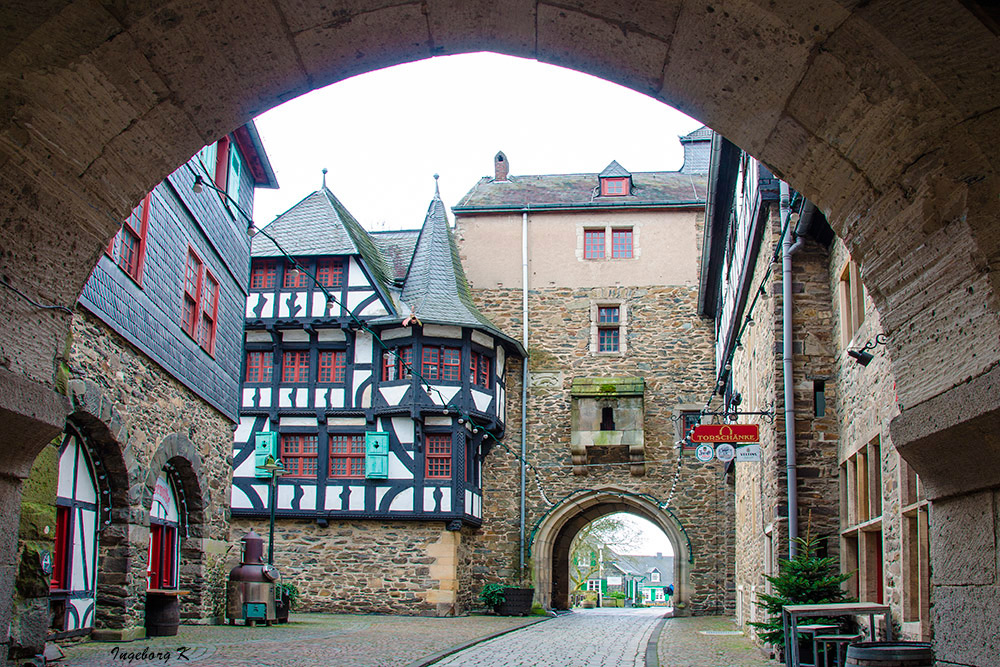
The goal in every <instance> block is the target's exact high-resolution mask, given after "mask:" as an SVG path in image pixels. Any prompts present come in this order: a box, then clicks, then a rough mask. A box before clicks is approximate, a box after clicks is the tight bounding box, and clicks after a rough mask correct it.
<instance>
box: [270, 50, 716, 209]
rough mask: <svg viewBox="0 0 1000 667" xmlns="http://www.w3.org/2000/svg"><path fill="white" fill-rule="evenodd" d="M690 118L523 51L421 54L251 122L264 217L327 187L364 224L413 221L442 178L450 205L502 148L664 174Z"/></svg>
mask: <svg viewBox="0 0 1000 667" xmlns="http://www.w3.org/2000/svg"><path fill="white" fill-rule="evenodd" d="M700 126H701V123H699V122H697V121H695V120H692V119H691V118H689V117H687V116H685V115H684V114H682V113H680V112H679V111H675V110H674V109H672V108H670V107H668V106H666V105H664V104H663V103H661V102H658V101H656V100H653V99H651V98H649V97H646V96H645V95H642V94H640V93H636V92H634V91H632V90H629V89H627V88H623V87H621V86H618V85H616V84H612V83H608V82H606V81H604V80H602V79H597V78H594V77H592V76H589V75H587V74H581V73H579V72H574V71H571V70H566V69H563V68H560V67H555V66H552V65H544V64H541V63H538V62H535V61H533V60H524V59H521V58H512V57H509V56H500V55H496V54H492V53H477V54H468V55H460V56H446V57H441V58H433V59H429V60H422V61H419V62H416V63H410V64H407V65H399V66H397V67H392V68H389V69H384V70H379V71H377V72H371V73H369V74H364V75H361V76H357V77H354V78H352V79H348V80H346V81H342V82H340V83H337V84H334V85H332V86H329V87H327V88H324V89H321V90H317V91H314V92H312V93H309V94H308V95H304V96H302V97H300V98H298V99H295V100H292V101H290V102H287V103H285V104H283V105H281V106H280V107H276V108H274V109H272V110H270V111H268V112H267V113H265V114H263V115H262V116H260V117H258V118H257V127H258V129H259V131H260V135H261V138H262V140H263V143H264V148H265V150H266V151H267V154H268V156H269V157H270V160H271V164H272V165H273V166H274V171H275V174H276V176H277V178H278V183H279V185H280V186H281V187H280V189H278V190H257V194H256V202H255V204H254V216H253V217H254V219H255V220H256V221H257V222H258V224H263V223H267V222H270V221H271V220H273V219H274V218H275V216H277V215H279V214H281V213H283V212H284V211H286V210H287V209H288V208H290V207H291V206H293V205H294V204H295V203H296V202H298V201H299V200H301V199H302V198H303V197H305V196H306V195H308V194H309V193H310V192H312V191H314V190H316V189H318V188H319V187H320V184H321V183H322V174H321V170H322V169H323V168H324V167H326V168H327V169H329V174H327V186H328V187H329V188H330V190H331V191H332V192H333V193H334V194H335V195H337V197H338V198H339V199H340V200H341V201H342V202H343V203H344V205H345V206H347V208H348V210H350V211H351V213H353V214H354V216H355V217H356V218H357V219H358V220H359V221H360V222H361V223H362V224H363V225H364V226H365V227H367V228H369V229H413V228H416V227H419V226H420V224H421V223H422V222H423V219H424V215H425V214H426V212H427V205H428V204H429V202H430V200H431V197H432V196H433V194H434V177H433V175H434V174H435V173H438V174H440V175H441V198H442V199H443V200H444V202H445V204H446V205H447V206H448V207H449V208H450V207H451V206H454V205H455V204H456V203H458V200H459V199H460V198H461V197H462V196H463V195H464V194H465V193H466V192H468V191H469V190H470V189H471V188H472V186H473V185H475V184H476V181H478V180H479V178H480V177H482V176H491V175H492V174H493V156H494V155H495V154H496V152H497V151H500V150H502V151H504V153H505V154H506V155H507V158H508V160H509V161H510V167H511V169H510V171H511V174H512V175H517V174H560V173H574V172H600V171H601V170H603V169H604V167H606V166H607V165H608V163H610V162H611V161H612V160H618V162H619V163H620V164H621V165H622V166H623V167H625V168H626V169H628V170H629V171H656V170H673V169H679V168H680V166H681V162H682V161H683V160H682V157H683V152H682V150H681V147H680V144H679V143H678V141H677V137H678V136H680V135H683V134H687V133H688V132H690V131H692V130H694V129H696V128H698V127H700Z"/></svg>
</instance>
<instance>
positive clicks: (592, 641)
mask: <svg viewBox="0 0 1000 667" xmlns="http://www.w3.org/2000/svg"><path fill="white" fill-rule="evenodd" d="M663 614H664V610H663V609H593V610H584V611H577V612H574V613H572V614H565V615H562V616H559V617H557V618H553V619H547V620H543V621H542V622H538V619H537V618H517V617H502V616H464V617H459V618H428V617H416V616H361V615H346V614H293V616H292V621H293V622H292V623H289V624H287V625H280V626H278V625H276V626H273V627H270V628H268V627H254V628H244V627H243V626H236V627H230V626H225V625H221V626H182V627H181V629H180V634H179V635H178V636H177V637H159V638H152V639H145V640H141V641H136V642H130V643H129V642H121V643H102V642H84V643H79V644H71V645H66V646H64V647H63V648H64V650H65V652H66V659H65V660H64V661H62V662H61V663H59V664H64V665H69V666H82V667H93V666H97V665H136V666H139V665H181V664H187V663H192V664H197V665H198V666H199V667H234V666H236V667H239V666H246V667H258V666H260V667H272V666H273V667H285V666H289V667H290V666H297V665H302V666H304V667H312V666H320V665H322V666H332V667H355V666H357V667H397V666H398V667H421V666H424V665H431V664H433V665H434V666H435V667H439V666H440V667H446V666H447V667H465V666H470V667H471V666H475V667H528V666H530V667H657V665H656V662H655V659H656V657H658V659H659V667H767V666H770V667H775V666H776V665H777V663H775V662H771V661H768V660H766V659H765V658H764V657H762V656H761V654H760V652H759V651H757V649H755V648H754V647H753V646H752V645H751V644H750V642H749V641H748V639H747V638H746V637H744V636H743V635H741V634H740V633H738V632H736V630H735V629H734V625H733V623H732V620H731V619H728V618H724V617H699V618H678V619H674V618H670V619H667V620H666V621H665V622H664V623H663V625H662V629H661V631H660V634H659V640H658V642H657V645H656V647H655V648H654V650H653V651H652V652H651V653H652V655H651V657H654V659H653V661H647V647H648V645H649V642H650V638H651V637H653V635H654V632H655V630H656V628H657V626H658V625H659V624H660V621H661V619H662V618H663ZM526 626H530V627H526ZM518 628H522V629H520V630H518ZM510 630H516V631H515V632H509V633H508V634H503V635H501V636H499V637H495V638H493V639H489V640H487V641H483V642H481V643H478V644H475V645H473V646H471V647H469V648H467V649H465V650H459V651H458V652H455V653H451V654H450V655H445V656H444V657H442V658H440V659H439V660H437V661H436V662H435V658H437V657H438V656H441V655H442V654H446V653H448V652H450V651H454V650H455V649H456V648H458V647H461V646H463V645H468V644H469V643H472V642H475V641H477V640H480V639H483V638H486V637H490V636H492V635H495V634H497V633H503V632H507V631H510Z"/></svg>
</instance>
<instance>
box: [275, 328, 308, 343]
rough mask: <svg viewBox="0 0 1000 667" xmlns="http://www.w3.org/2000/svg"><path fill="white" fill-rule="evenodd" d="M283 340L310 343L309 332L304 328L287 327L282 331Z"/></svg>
mask: <svg viewBox="0 0 1000 667" xmlns="http://www.w3.org/2000/svg"><path fill="white" fill-rule="evenodd" d="M281 340H283V341H285V342H286V343H308V342H309V333H308V332H306V331H303V330H302V329H286V330H284V331H282V332H281Z"/></svg>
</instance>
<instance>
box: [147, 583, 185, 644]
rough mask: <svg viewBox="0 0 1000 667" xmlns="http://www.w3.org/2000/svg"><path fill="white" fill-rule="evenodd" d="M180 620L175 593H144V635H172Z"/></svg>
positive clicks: (174, 633) (179, 606)
mask: <svg viewBox="0 0 1000 667" xmlns="http://www.w3.org/2000/svg"><path fill="white" fill-rule="evenodd" d="M180 622H181V605H180V603H179V602H178V600H177V595H162V594H158V593H147V594H146V636H147V637H173V636H175V635H176V634H177V626H179V625H180Z"/></svg>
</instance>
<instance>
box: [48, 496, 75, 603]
mask: <svg viewBox="0 0 1000 667" xmlns="http://www.w3.org/2000/svg"><path fill="white" fill-rule="evenodd" d="M70 512H71V509H70V508H69V507H66V506H64V505H59V506H57V507H56V544H55V554H54V557H53V559H52V581H51V583H49V588H52V589H53V590H65V588H66V586H67V584H69V551H70V550H69V524H70V516H71V515H70Z"/></svg>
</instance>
